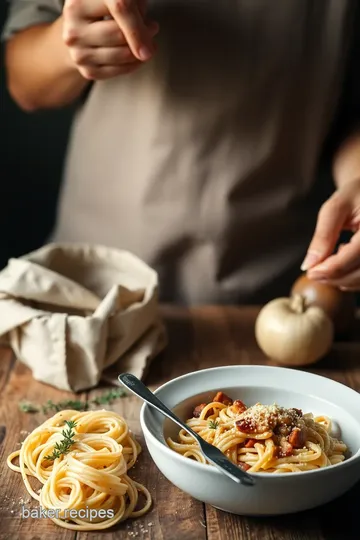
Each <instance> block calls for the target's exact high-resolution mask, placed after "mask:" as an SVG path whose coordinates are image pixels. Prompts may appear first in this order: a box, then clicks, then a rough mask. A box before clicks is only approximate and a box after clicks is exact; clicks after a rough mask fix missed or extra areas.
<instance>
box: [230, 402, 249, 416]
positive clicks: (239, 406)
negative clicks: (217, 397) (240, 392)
mask: <svg viewBox="0 0 360 540" xmlns="http://www.w3.org/2000/svg"><path fill="white" fill-rule="evenodd" d="M232 408H233V410H234V412H235V413H236V414H241V413H243V412H245V411H246V409H247V407H246V405H245V403H243V402H242V401H241V400H240V399H235V401H234V403H233V404H232Z"/></svg>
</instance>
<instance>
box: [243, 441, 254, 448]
mask: <svg viewBox="0 0 360 540" xmlns="http://www.w3.org/2000/svg"><path fill="white" fill-rule="evenodd" d="M255 443H256V439H248V440H247V441H246V443H245V448H254V446H255Z"/></svg>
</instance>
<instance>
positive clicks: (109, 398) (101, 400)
mask: <svg viewBox="0 0 360 540" xmlns="http://www.w3.org/2000/svg"><path fill="white" fill-rule="evenodd" d="M124 396H126V392H125V390H124V389H123V388H116V389H112V390H109V391H108V392H105V393H104V394H102V395H101V396H97V397H95V398H94V399H92V400H91V401H90V403H94V404H95V405H103V404H105V403H112V402H113V401H114V400H115V399H118V398H122V397H124Z"/></svg>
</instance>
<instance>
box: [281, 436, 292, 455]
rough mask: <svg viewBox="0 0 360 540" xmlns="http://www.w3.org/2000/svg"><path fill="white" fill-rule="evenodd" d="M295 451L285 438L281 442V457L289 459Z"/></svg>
mask: <svg viewBox="0 0 360 540" xmlns="http://www.w3.org/2000/svg"><path fill="white" fill-rule="evenodd" d="M292 451H293V446H292V444H291V443H289V441H287V440H286V439H285V438H284V439H283V438H282V439H281V440H280V449H279V457H288V456H291V454H292Z"/></svg>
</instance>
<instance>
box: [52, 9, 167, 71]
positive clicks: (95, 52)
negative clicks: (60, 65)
mask: <svg viewBox="0 0 360 540" xmlns="http://www.w3.org/2000/svg"><path fill="white" fill-rule="evenodd" d="M145 2H146V0H66V1H65V4H64V9H63V15H62V18H63V39H64V42H65V44H66V45H67V46H68V48H69V52H70V56H71V59H72V61H73V62H74V64H75V65H76V67H77V68H78V70H79V71H80V73H81V75H82V76H83V77H84V78H86V79H90V80H101V79H109V78H111V77H116V76H118V75H121V74H126V73H130V72H132V71H134V70H136V69H137V68H139V67H140V66H141V65H142V63H143V62H145V61H146V60H149V59H150V58H151V57H152V56H153V54H154V43H153V37H154V36H155V34H156V33H157V32H158V25H157V23H155V22H146V21H145Z"/></svg>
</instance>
